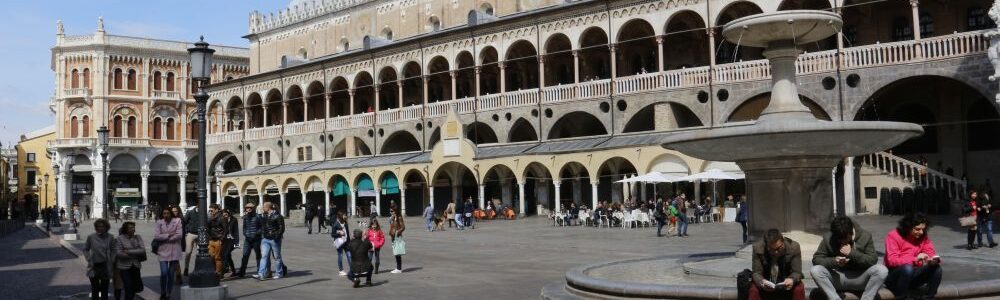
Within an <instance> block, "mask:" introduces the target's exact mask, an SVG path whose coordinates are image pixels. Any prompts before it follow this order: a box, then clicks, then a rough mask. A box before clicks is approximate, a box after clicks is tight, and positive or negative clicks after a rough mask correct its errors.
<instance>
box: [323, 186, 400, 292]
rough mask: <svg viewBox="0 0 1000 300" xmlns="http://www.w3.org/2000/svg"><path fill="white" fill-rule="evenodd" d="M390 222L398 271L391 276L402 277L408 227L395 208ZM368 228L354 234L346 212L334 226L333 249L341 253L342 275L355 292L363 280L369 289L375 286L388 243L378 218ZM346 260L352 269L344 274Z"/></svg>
mask: <svg viewBox="0 0 1000 300" xmlns="http://www.w3.org/2000/svg"><path fill="white" fill-rule="evenodd" d="M388 221H389V238H390V243H391V248H392V254H393V256H394V257H395V259H396V268H395V269H393V270H392V271H390V273H392V274H399V273H403V255H406V243H405V242H404V241H403V232H404V231H405V230H406V225H405V222H404V221H403V217H402V215H400V213H399V209H398V208H397V207H396V206H395V205H392V206H390V208H389V220H388ZM367 227H368V228H366V229H365V230H362V229H360V228H356V229H354V231H351V229H350V225H349V224H348V222H347V216H346V215H344V213H343V212H338V213H337V216H336V217H335V218H332V220H331V224H330V237H331V238H333V247H334V249H336V251H337V269H338V270H339V275H340V276H346V277H347V279H348V280H350V281H351V282H353V283H354V287H355V288H357V287H360V286H361V277H364V278H365V285H367V286H371V285H372V275H374V274H377V273H378V272H379V265H380V264H381V255H382V248H383V246H385V242H386V241H385V232H383V231H382V225H381V223H380V222H379V221H378V218H377V217H375V216H373V217H372V218H370V219H369V221H368V223H367ZM345 259H346V260H347V265H348V267H349V269H348V270H347V271H345V270H344V260H345Z"/></svg>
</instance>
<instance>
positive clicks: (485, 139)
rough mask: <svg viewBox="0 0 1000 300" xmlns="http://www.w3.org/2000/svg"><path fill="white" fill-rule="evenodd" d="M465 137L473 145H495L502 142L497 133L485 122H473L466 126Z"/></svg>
mask: <svg viewBox="0 0 1000 300" xmlns="http://www.w3.org/2000/svg"><path fill="white" fill-rule="evenodd" d="M465 137H466V138H467V139H469V141H470V142H472V143H473V144H476V145H479V144H495V143H498V142H500V141H499V140H498V139H497V134H496V132H494V131H493V128H491V127H490V125H487V124H486V123H483V122H472V123H470V124H468V125H465Z"/></svg>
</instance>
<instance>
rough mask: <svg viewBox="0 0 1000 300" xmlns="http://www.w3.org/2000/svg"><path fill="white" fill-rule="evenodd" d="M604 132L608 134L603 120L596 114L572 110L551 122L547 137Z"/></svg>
mask: <svg viewBox="0 0 1000 300" xmlns="http://www.w3.org/2000/svg"><path fill="white" fill-rule="evenodd" d="M606 134H608V130H607V128H606V127H605V125H604V122H601V120H600V119H598V118H597V117H596V116H594V115H592V114H590V113H587V112H583V111H574V112H571V113H568V114H566V115H563V116H562V117H561V118H559V120H558V121H556V122H555V123H553V124H552V127H551V128H550V129H549V134H548V137H549V138H548V139H550V140H553V139H562V138H574V137H583V136H594V135H606Z"/></svg>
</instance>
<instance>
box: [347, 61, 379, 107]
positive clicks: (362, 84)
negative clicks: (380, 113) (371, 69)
mask: <svg viewBox="0 0 1000 300" xmlns="http://www.w3.org/2000/svg"><path fill="white" fill-rule="evenodd" d="M374 85H375V80H374V79H373V78H372V75H371V74H370V73H368V72H367V71H360V72H358V74H357V75H355V77H354V85H353V86H352V87H353V89H354V111H353V112H351V113H352V114H360V113H366V112H374V111H375V87H374Z"/></svg>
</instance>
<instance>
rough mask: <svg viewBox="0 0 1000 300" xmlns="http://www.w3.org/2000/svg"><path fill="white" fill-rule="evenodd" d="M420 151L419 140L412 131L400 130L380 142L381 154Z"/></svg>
mask: <svg viewBox="0 0 1000 300" xmlns="http://www.w3.org/2000/svg"><path fill="white" fill-rule="evenodd" d="M416 151H420V142H419V141H418V140H417V138H416V137H414V136H413V134H412V133H410V132H408V131H406V130H400V131H397V132H394V133H392V134H391V135H389V137H388V138H386V139H385V142H383V143H382V150H381V151H379V152H380V153H381V154H392V153H401V152H416Z"/></svg>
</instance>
